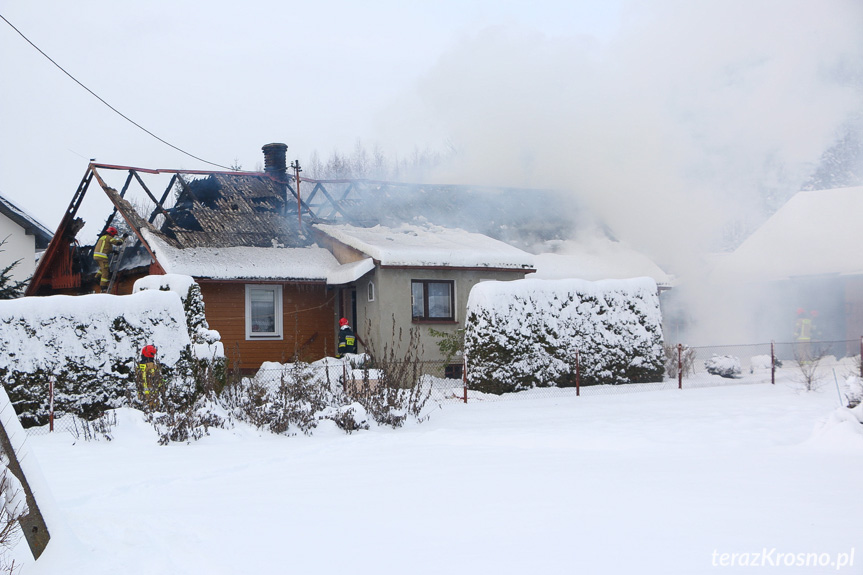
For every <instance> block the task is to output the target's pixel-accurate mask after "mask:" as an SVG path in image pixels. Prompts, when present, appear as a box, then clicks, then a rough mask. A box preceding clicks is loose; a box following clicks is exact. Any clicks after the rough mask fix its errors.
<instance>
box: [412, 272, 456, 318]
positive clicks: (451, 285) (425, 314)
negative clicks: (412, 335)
mask: <svg viewBox="0 0 863 575" xmlns="http://www.w3.org/2000/svg"><path fill="white" fill-rule="evenodd" d="M415 284H421V285H422V286H423V287H422V294H423V315H422V316H415V315H414V285H415ZM429 284H446V285H447V286H448V287H449V309H450V315H449V316H448V317H430V316H429V289H428V286H429ZM455 297H456V296H455V280H442V279H430V280H419V279H412V280H411V321H412V322H414V323H455V322H456V309H455Z"/></svg>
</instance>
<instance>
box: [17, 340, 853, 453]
mask: <svg viewBox="0 0 863 575" xmlns="http://www.w3.org/2000/svg"><path fill="white" fill-rule="evenodd" d="M860 351H861V340H842V341H811V342H781V343H775V342H771V343H758V344H737V345H716V346H686V345H682V344H680V345H676V346H672V345H669V346H666V349H665V354H666V357H665V361H666V364H665V367H666V372H665V377H664V378H663V379H662V380H661V381H655V382H649V383H626V384H617V385H590V386H581V385H579V386H573V387H534V388H532V389H527V390H523V391H518V392H513V393H505V394H501V395H496V394H491V393H483V392H480V391H478V390H473V389H470V388H469V387H468V386H467V385H466V383H465V381H464V379H463V378H462V377H461V376H462V374H461V373H458V372H457V371H456V372H455V373H454V372H453V370H452V367H451V366H449V367H448V366H444V365H443V364H442V363H440V362H411V363H410V364H398V363H390V364H388V365H387V369H386V370H380V369H374V368H368V369H367V368H360V367H356V366H354V365H352V364H351V363H349V362H347V361H344V360H336V361H332V360H329V361H324V362H316V363H314V364H286V365H284V366H282V367H280V368H276V369H261V370H259V371H258V372H257V373H256V374H255V375H254V376H250V377H247V378H244V379H243V381H244V385H255V386H257V387H258V389H260V390H262V391H263V392H266V393H276V392H277V391H278V390H279V389H282V390H284V389H285V387H284V386H286V385H287V386H292V385H300V384H302V385H314V386H318V387H319V388H321V389H323V390H324V391H327V392H329V393H332V394H334V396H336V395H339V394H341V395H340V396H339V397H340V398H341V399H342V400H345V399H348V400H349V399H350V396H351V394H356V393H359V392H360V391H361V390H363V389H365V391H366V392H368V390H369V389H372V390H374V389H375V388H377V387H381V386H390V387H391V388H392V387H399V388H405V387H410V386H411V385H417V386H420V388H421V390H422V392H423V394H427V401H428V402H429V403H430V404H432V405H434V404H443V403H472V402H478V401H479V402H497V401H517V400H526V399H540V398H566V397H575V396H585V397H598V396H611V395H622V394H630V393H640V392H646V391H659V390H667V389H675V388H678V387H680V388H682V389H699V388H709V387H726V386H736V385H751V384H763V383H782V384H793V385H799V386H803V387H805V386H807V385H809V384H812V383H813V382H817V381H823V380H824V379H825V378H829V379H830V381H833V379H836V380H845V379H847V378H848V377H850V376H857V377H861V378H863V366H861V363H860V362H861V360H860V358H861V355H860ZM468 369H470V366H469V365H468ZM27 431H28V433H30V434H37V435H38V434H44V433H48V432H49V426H47V425H45V426H41V427H31V428H29V429H28V430H27ZM54 431H62V432H69V433H72V434H73V435H75V436H76V437H84V438H86V437H88V435H93V434H98V433H99V432H100V422H99V421H96V422H88V421H85V420H83V419H81V418H78V417H76V416H74V415H72V414H56V415H55V418H54Z"/></svg>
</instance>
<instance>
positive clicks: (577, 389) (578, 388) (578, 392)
mask: <svg viewBox="0 0 863 575" xmlns="http://www.w3.org/2000/svg"><path fill="white" fill-rule="evenodd" d="M575 395H576V397H577V396H579V395H581V367H580V364H579V361H578V350H575Z"/></svg>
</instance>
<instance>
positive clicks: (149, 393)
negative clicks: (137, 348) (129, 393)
mask: <svg viewBox="0 0 863 575" xmlns="http://www.w3.org/2000/svg"><path fill="white" fill-rule="evenodd" d="M157 352H158V350H157V349H156V346H155V345H151V344H148V345H145V346H144V347H143V348H142V349H141V359H140V361H138V378H139V379H140V381H141V395H142V397H141V399H143V400H144V402H145V403H146V404H147V406H148V407H150V408H153V407H154V406H155V405H156V400H157V399H158V398H157V392H158V389H157V388H158V386H159V384H160V383H161V378H160V376H159V366H158V365H157V364H156V353H157Z"/></svg>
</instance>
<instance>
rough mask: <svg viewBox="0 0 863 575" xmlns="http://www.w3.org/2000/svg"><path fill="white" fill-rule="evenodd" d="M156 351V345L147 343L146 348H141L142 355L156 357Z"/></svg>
mask: <svg viewBox="0 0 863 575" xmlns="http://www.w3.org/2000/svg"><path fill="white" fill-rule="evenodd" d="M156 351H158V350H157V349H156V346H155V345H145V346H144V349H142V350H141V355H143V356H144V357H147V358H150V359H153V358H154V357H156Z"/></svg>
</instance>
